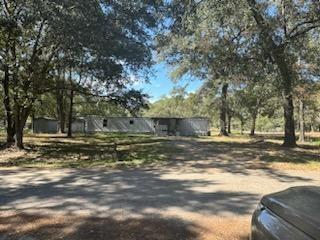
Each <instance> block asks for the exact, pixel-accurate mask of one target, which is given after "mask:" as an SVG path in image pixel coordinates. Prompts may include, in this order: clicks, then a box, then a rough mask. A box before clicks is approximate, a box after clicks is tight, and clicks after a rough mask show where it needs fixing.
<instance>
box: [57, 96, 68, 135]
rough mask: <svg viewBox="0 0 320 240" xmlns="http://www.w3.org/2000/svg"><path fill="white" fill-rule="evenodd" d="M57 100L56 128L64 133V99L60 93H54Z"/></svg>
mask: <svg viewBox="0 0 320 240" xmlns="http://www.w3.org/2000/svg"><path fill="white" fill-rule="evenodd" d="M56 101H57V116H58V128H59V133H65V119H66V115H65V109H64V101H63V96H62V95H61V94H57V95H56Z"/></svg>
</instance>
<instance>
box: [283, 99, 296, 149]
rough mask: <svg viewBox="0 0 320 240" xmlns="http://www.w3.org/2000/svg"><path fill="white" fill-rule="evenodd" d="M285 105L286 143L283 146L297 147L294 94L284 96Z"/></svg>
mask: <svg viewBox="0 0 320 240" xmlns="http://www.w3.org/2000/svg"><path fill="white" fill-rule="evenodd" d="M283 99H284V104H283V109H284V120H285V134H284V142H283V146H285V147H295V146H297V143H296V135H295V128H294V117H293V114H294V107H293V100H292V94H284V96H283Z"/></svg>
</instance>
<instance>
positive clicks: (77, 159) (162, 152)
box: [0, 134, 175, 168]
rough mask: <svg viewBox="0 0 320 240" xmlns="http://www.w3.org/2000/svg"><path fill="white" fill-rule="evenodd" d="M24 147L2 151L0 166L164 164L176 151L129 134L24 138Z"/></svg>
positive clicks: (163, 141) (158, 140) (159, 140)
mask: <svg viewBox="0 0 320 240" xmlns="http://www.w3.org/2000/svg"><path fill="white" fill-rule="evenodd" d="M1 140H2V141H4V136H2V139H1ZM114 143H116V144H117V147H116V149H117V150H116V151H115V150H114ZM25 147H26V150H23V151H18V152H17V151H15V150H13V149H5V150H2V153H1V156H0V166H2V167H8V166H19V167H53V168H59V167H73V168H82V167H120V166H125V167H129V166H139V165H142V164H151V163H152V164H154V163H157V162H159V161H163V160H165V159H167V158H168V154H170V152H172V151H173V150H175V149H174V148H173V147H171V146H170V144H168V140H167V139H165V138H160V137H154V136H150V135H131V134H130V135H129V134H95V135H76V136H75V137H73V138H71V139H68V138H66V137H65V136H63V135H44V134H39V135H35V134H27V135H26V136H25Z"/></svg>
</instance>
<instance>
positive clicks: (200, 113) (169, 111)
mask: <svg viewBox="0 0 320 240" xmlns="http://www.w3.org/2000/svg"><path fill="white" fill-rule="evenodd" d="M313 87H314V89H318V90H313V94H309V95H308V96H307V97H305V98H303V99H301V97H296V98H294V106H295V112H294V118H295V119H296V120H295V128H296V129H298V130H299V140H300V141H304V134H305V132H311V131H320V84H314V85H313ZM301 102H303V108H301ZM220 108H221V89H220V88H219V86H217V87H215V88H214V87H213V86H210V85H209V84H208V83H205V84H204V85H203V86H202V87H201V88H200V89H199V90H198V91H196V92H194V93H188V92H187V91H186V90H185V87H176V88H175V89H174V90H173V91H172V92H171V94H170V95H169V96H163V97H161V98H160V99H158V100H157V101H155V102H153V103H150V105H149V109H148V110H145V111H144V116H147V117H155V116H160V117H167V116H169V117H207V118H208V119H209V120H210V122H211V126H212V127H213V129H218V128H220V122H219V119H220ZM281 108H282V106H281V96H278V95H277V93H276V91H275V89H274V88H273V86H269V85H267V84H266V85H244V86H231V87H230V89H229V91H228V97H227V111H226V132H227V134H230V133H232V132H235V131H236V132H240V133H241V134H243V133H244V132H249V134H250V135H251V136H254V135H255V133H256V131H257V130H258V131H260V132H279V131H283V114H282V111H281ZM301 115H303V116H302V117H301Z"/></svg>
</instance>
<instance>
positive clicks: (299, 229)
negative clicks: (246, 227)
mask: <svg viewBox="0 0 320 240" xmlns="http://www.w3.org/2000/svg"><path fill="white" fill-rule="evenodd" d="M251 240H320V186H319V187H317V186H300V187H292V188H289V189H287V190H284V191H281V192H277V193H273V194H270V195H266V196H264V197H263V198H262V199H261V201H260V203H259V204H258V207H257V209H256V210H255V212H254V213H253V216H252V224H251Z"/></svg>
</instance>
